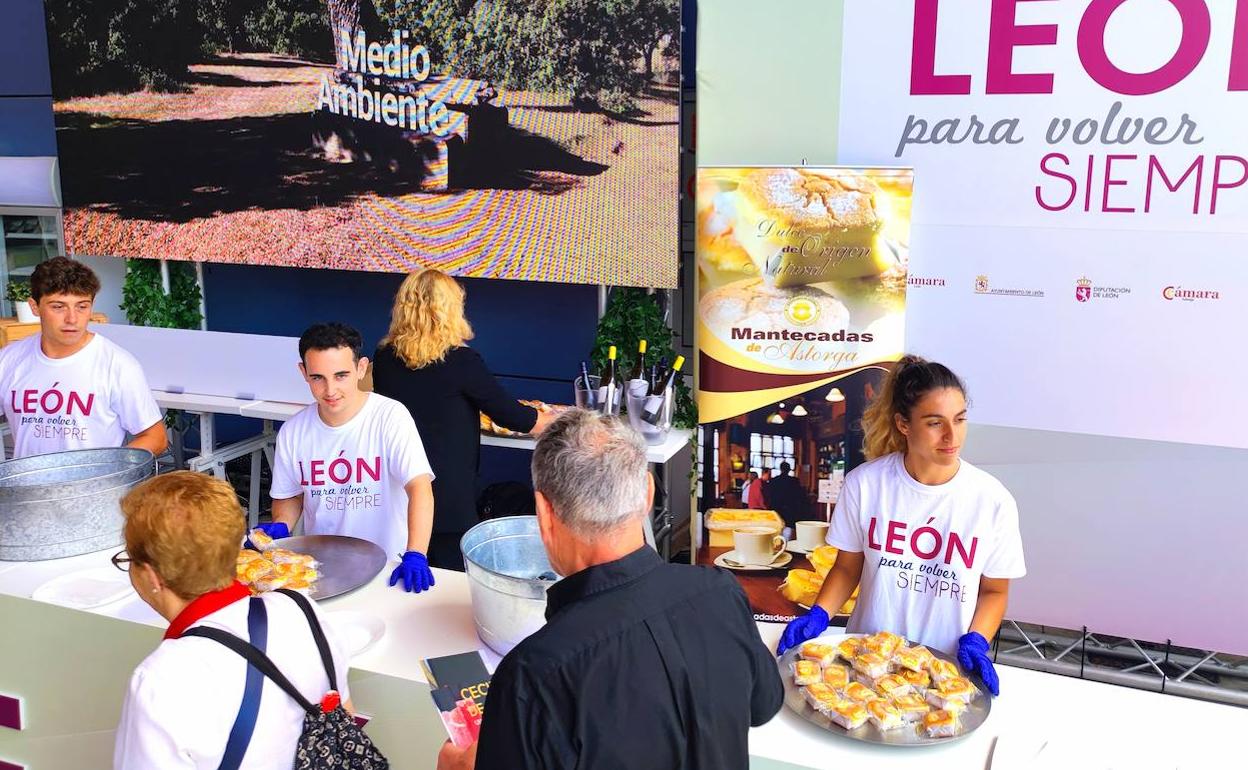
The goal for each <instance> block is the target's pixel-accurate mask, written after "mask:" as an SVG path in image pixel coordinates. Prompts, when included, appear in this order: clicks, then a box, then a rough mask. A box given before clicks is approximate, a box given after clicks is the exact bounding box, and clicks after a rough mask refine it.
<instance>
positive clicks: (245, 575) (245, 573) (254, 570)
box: [238, 560, 274, 585]
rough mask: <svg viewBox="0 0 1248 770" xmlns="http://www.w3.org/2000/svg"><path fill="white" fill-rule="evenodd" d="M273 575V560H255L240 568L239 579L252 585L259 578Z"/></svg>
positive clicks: (262, 578)
mask: <svg viewBox="0 0 1248 770" xmlns="http://www.w3.org/2000/svg"><path fill="white" fill-rule="evenodd" d="M273 575H274V565H273V562H271V561H267V560H261V561H253V562H251V563H249V564H246V565H243V566H241V567H240V568H239V569H238V581H239V582H240V583H246V584H247V585H252V584H254V583H255V582H256V581H258V580H264V579H265V578H269V577H273Z"/></svg>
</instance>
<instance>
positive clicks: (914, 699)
mask: <svg viewBox="0 0 1248 770" xmlns="http://www.w3.org/2000/svg"><path fill="white" fill-rule="evenodd" d="M893 706H894V707H896V709H897V711H898V712H899V713H900V714H901V718H902V719H904V720H906V721H907V722H917V721H919V720H920V719H922V718H923V717H924V715H926V714H927V712H928V710H929V709H928V708H927V701H925V700H923V696H921V695H917V694H915V693H906V694H905V695H898V696H897V697H896V698H893Z"/></svg>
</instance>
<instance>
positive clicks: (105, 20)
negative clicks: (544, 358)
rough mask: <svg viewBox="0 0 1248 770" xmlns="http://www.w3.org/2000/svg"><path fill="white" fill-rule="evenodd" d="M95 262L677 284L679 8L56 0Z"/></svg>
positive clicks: (72, 191) (643, 4)
mask: <svg viewBox="0 0 1248 770" xmlns="http://www.w3.org/2000/svg"><path fill="white" fill-rule="evenodd" d="M46 7H47V12H48V22H49V24H48V30H49V42H50V60H51V64H52V75H53V88H54V91H55V111H56V125H57V139H58V145H59V155H60V176H61V187H62V195H63V202H64V207H65V236H66V246H67V249H68V250H69V251H70V252H71V253H73V254H80V255H96V256H101V255H110V256H123V257H160V258H166V259H185V260H207V261H216V262H233V263H250V264H267V265H287V266H299V267H325V268H339V269H358V270H378V271H406V270H409V269H412V268H414V267H418V266H433V267H438V268H440V269H443V270H446V271H448V272H451V273H453V274H456V275H463V276H479V277H498V278H516V279H530V280H544V281H563V282H576V283H605V284H614V285H634V286H656V287H673V286H675V285H676V280H677V260H678V257H677V255H678V248H679V241H678V236H677V226H678V221H679V219H678V213H677V204H678V198H679V176H678V143H679V109H680V107H679V84H678V74H679V73H678V67H679V65H678V55H679V51H678V50H677V48H678V45H679V1H678V0H633V2H623V3H621V2H618V1H616V0H536V2H534V1H531V0H476V1H475V2H474V0H434V1H432V2H421V3H412V2H400V1H399V0H376V2H374V0H197V1H196V2H192V1H191V0H47V3H46Z"/></svg>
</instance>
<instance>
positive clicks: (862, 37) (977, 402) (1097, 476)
mask: <svg viewBox="0 0 1248 770" xmlns="http://www.w3.org/2000/svg"><path fill="white" fill-rule="evenodd" d="M1244 5H1245V4H1244V3H1239V4H1236V3H1231V2H1221V1H1220V0H1218V1H1216V2H1215V1H1214V0H1210V2H1208V3H1205V2H1203V0H1186V1H1185V2H1182V3H1174V4H1172V3H1171V2H1169V0H1126V2H1124V3H1121V4H1120V3H1116V2H1112V1H1111V0H1096V1H1095V2H1091V3H1088V2H1072V1H1070V0H1062V1H1061V2H1058V1H1057V0H1049V1H1048V2H1015V0H993V2H986V1H985V0H942V1H941V2H936V1H935V0H899V1H898V2H888V3H866V2H862V3H840V2H833V3H829V2H816V1H815V0H794V1H793V2H788V3H785V4H783V5H782V6H776V5H773V4H760V3H752V2H749V1H748V0H710V1H707V0H704V2H701V3H699V6H698V13H699V19H698V25H699V26H698V105H697V111H698V120H697V125H698V137H697V143H698V163H699V165H701V166H714V165H745V164H757V163H776V164H791V165H798V164H800V163H802V162H803V161H805V162H807V163H810V164H812V165H813V164H823V163H841V164H846V165H857V164H887V165H904V166H913V167H914V168H915V198H914V211H913V229H912V232H913V237H912V242H911V255H912V256H911V264H910V275H911V280H910V290H909V293H908V297H907V326H906V331H907V348H908V349H909V350H911V351H913V352H916V353H920V354H922V355H926V356H929V357H932V358H937V359H940V360H943V361H946V362H947V363H949V364H950V365H952V366H953V367H954V368H955V369H956V370H957V371H959V372H960V373H961V374H963V375H964V377H965V378H966V379H967V381H968V384H969V387H970V390H971V395H972V399H973V408H972V412H971V416H972V420H973V421H974V422H976V423H977V424H978V426H979V427H977V428H976V429H975V430H974V431H973V432H972V435H971V438H970V440H969V441H968V444H967V449H966V456H967V458H968V459H970V460H971V461H972V462H975V463H977V464H980V465H982V466H984V467H985V468H987V469H988V470H989V471H990V472H992V473H994V474H995V475H997V476H998V477H999V478H1001V480H1002V481H1003V482H1005V484H1006V485H1007V486H1008V487H1009V488H1010V489H1011V491H1013V493H1014V495H1015V496H1016V498H1017V499H1018V501H1019V506H1020V510H1021V514H1022V527H1023V534H1024V541H1025V547H1026V550H1027V558H1028V566H1029V574H1028V576H1027V577H1026V578H1024V579H1022V580H1020V581H1017V583H1016V585H1015V586H1014V589H1013V593H1012V603H1011V609H1010V613H1009V614H1010V616H1012V617H1014V618H1016V619H1019V620H1025V621H1033V622H1038V623H1044V624H1047V625H1054V626H1063V627H1068V628H1080V627H1083V626H1087V627H1089V628H1090V629H1091V630H1095V631H1099V632H1102V633H1107V634H1117V635H1123V636H1131V637H1134V638H1141V639H1148V640H1153V641H1165V640H1172V641H1173V642H1174V643H1176V644H1180V645H1186V646H1193V647H1202V648H1207V649H1218V650H1221V651H1225V652H1238V653H1248V591H1245V590H1243V589H1242V580H1243V574H1244V571H1245V568H1246V567H1248V557H1245V556H1244V547H1243V544H1244V543H1245V542H1248V515H1246V514H1248V511H1245V508H1246V507H1248V506H1245V505H1244V503H1243V502H1242V499H1243V497H1242V494H1241V493H1240V483H1241V482H1242V480H1243V479H1244V478H1248V451H1246V450H1245V448H1246V447H1248V417H1246V416H1245V410H1244V409H1243V408H1241V407H1240V406H1239V405H1238V404H1237V401H1238V399H1237V398H1236V396H1237V395H1238V391H1239V386H1240V383H1241V382H1243V381H1245V380H1248V356H1244V355H1242V354H1241V353H1240V352H1239V350H1238V348H1239V347H1240V345H1239V343H1238V341H1237V340H1238V336H1239V335H1240V334H1241V333H1242V330H1243V329H1245V328H1248V301H1245V296H1248V184H1246V183H1248V161H1244V160H1243V157H1242V156H1244V155H1248V153H1245V152H1244V149H1245V144H1244V143H1245V141H1248V131H1246V130H1245V129H1244V123H1243V117H1242V116H1243V115H1245V114H1248V90H1242V89H1248V9H1245V10H1244V11H1243V12H1241V13H1239V14H1238V16H1237V15H1236V9H1237V7H1239V6H1244ZM1118 6H1121V7H1118ZM1180 7H1181V8H1182V9H1183V11H1184V13H1183V15H1180V13H1179V11H1178V10H1176V9H1178V8H1180ZM916 9H917V11H918V18H917V22H918V23H917V25H916ZM1115 9H1116V10H1115ZM1202 9H1203V10H1202ZM1106 11H1113V12H1112V13H1110V14H1109V16H1108V19H1107V21H1105V24H1104V29H1103V34H1102V33H1101V28H1100V24H1099V19H1100V18H1103V17H1104V12H1106ZM1241 17H1242V18H1241ZM933 20H934V22H933ZM1206 21H1207V24H1206ZM933 24H934V26H933ZM933 30H934V35H933V34H932V32H933ZM1235 30H1239V31H1238V32H1235ZM812 31H817V32H818V34H817V35H814V36H813V37H812V34H811V32H812ZM813 38H818V40H815V39H813ZM1236 40H1238V41H1240V42H1239V43H1238V44H1239V46H1240V50H1238V51H1233V50H1232V44H1233V41H1236ZM916 41H917V42H916ZM1032 43H1034V44H1032ZM1098 48H1099V49H1100V50H1102V51H1103V52H1104V54H1103V55H1104V57H1106V58H1107V60H1108V62H1109V63H1110V64H1112V65H1113V66H1114V67H1117V68H1119V69H1120V70H1121V72H1117V73H1115V72H1113V71H1112V70H1111V69H1110V68H1109V65H1108V64H1106V63H1105V62H1100V63H1097V61H1096V59H1097V57H1098V53H1097V51H1098ZM928 49H930V51H931V55H930V59H931V60H930V61H927V60H926V58H928V57H927V54H926V53H925V51H926V50H928ZM1197 54H1200V55H1199V56H1197ZM1171 59H1174V60H1175V61H1176V62H1178V65H1181V68H1184V69H1190V73H1188V74H1187V75H1186V76H1185V77H1181V78H1178V77H1173V78H1169V79H1167V78H1165V77H1163V76H1164V74H1165V73H1166V72H1174V73H1177V72H1179V70H1174V69H1171V70H1165V69H1164V68H1165V67H1167V66H1170V67H1172V68H1173V67H1175V66H1176V65H1175V64H1169V65H1168V64H1167V62H1169V61H1170V60H1171ZM990 60H991V62H992V63H991V64H990V63H989V62H990ZM1185 61H1186V63H1184V62H1185ZM1188 65H1191V66H1190V67H1188ZM1158 68H1162V69H1163V74H1161V75H1156V76H1153V77H1152V78H1145V79H1141V78H1137V77H1134V76H1133V74H1132V73H1144V72H1148V71H1151V70H1154V69H1158ZM916 73H917V75H916ZM990 73H991V75H990ZM1044 73H1051V74H1052V75H1053V77H1052V82H1051V84H1050V83H1048V82H1047V79H1045V78H1040V79H1036V78H1028V77H1023V78H1021V79H1019V78H1017V77H1015V76H1018V75H1023V76H1026V75H1034V74H1044ZM1094 74H1095V77H1094ZM1180 74H1181V73H1180ZM912 75H916V79H914V80H912ZM941 75H949V76H954V77H957V76H966V78H967V79H966V80H949V79H941V78H939V77H937V78H935V79H933V78H932V77H930V76H941ZM990 79H991V80H992V83H991V85H990V83H989V80H990ZM1100 81H1103V82H1100ZM1163 81H1164V82H1163ZM1170 81H1173V82H1172V83H1171V82H1170ZM764 84H765V85H764ZM1163 84H1167V85H1168V87H1166V88H1160V85H1163ZM964 86H965V88H963V87H964ZM1114 88H1118V89H1119V90H1118V91H1116V90H1114ZM1132 89H1134V90H1136V91H1141V90H1149V89H1153V90H1155V91H1156V93H1149V94H1132V93H1122V92H1120V91H1121V90H1128V91H1129V90H1132ZM940 90H945V91H952V93H944V94H932V93H922V92H923V91H929V92H930V91H940ZM963 90H966V91H968V93H960V92H961V91H963ZM990 90H991V91H996V93H989V91H990ZM1006 92H1009V93H1006ZM1116 103H1117V104H1119V106H1118V108H1117V116H1118V117H1116V118H1115V121H1116V122H1114V123H1113V126H1114V131H1116V130H1117V129H1118V127H1120V126H1121V125H1122V124H1121V120H1120V119H1121V118H1123V117H1128V118H1132V119H1134V118H1140V119H1141V121H1142V123H1141V124H1139V125H1140V132H1141V134H1140V136H1139V137H1137V138H1136V139H1135V140H1133V141H1131V142H1127V143H1125V144H1118V143H1116V142H1114V141H1112V140H1113V139H1114V137H1115V136H1116V133H1113V132H1111V133H1110V134H1107V135H1106V136H1105V137H1102V136H1100V135H1099V134H1097V135H1093V134H1091V133H1089V132H1090V131H1091V124H1090V123H1089V124H1087V125H1086V126H1085V127H1084V128H1083V129H1082V130H1081V131H1082V132H1081V133H1080V138H1081V139H1085V138H1086V139H1088V141H1087V142H1086V143H1079V142H1075V141H1074V140H1073V139H1071V138H1070V137H1069V136H1067V137H1066V138H1064V139H1061V140H1058V139H1056V138H1054V140H1053V141H1052V142H1050V141H1049V140H1048V139H1047V138H1046V134H1047V131H1048V129H1049V123H1050V120H1051V119H1052V118H1058V119H1059V120H1060V119H1062V118H1071V119H1072V121H1073V122H1072V124H1071V128H1072V130H1073V129H1075V128H1076V127H1077V126H1078V123H1079V121H1081V120H1083V119H1085V118H1088V119H1095V120H1097V121H1098V130H1099V126H1100V125H1101V124H1103V123H1104V122H1105V119H1106V117H1107V116H1108V115H1109V113H1110V112H1111V111H1114V110H1115V104H1116ZM1185 114H1186V118H1185V117H1184V115H1185ZM911 116H914V120H924V121H926V122H927V126H928V133H927V134H926V136H927V138H928V139H930V138H931V132H932V130H933V128H934V126H935V125H936V124H937V123H938V122H939V121H941V120H952V119H958V120H959V121H960V122H959V124H958V127H957V128H956V129H955V128H954V127H953V124H951V123H948V122H946V123H945V124H944V126H945V127H944V129H943V130H944V132H945V133H944V134H943V135H944V136H945V137H948V136H959V135H963V134H965V133H966V130H967V127H968V126H969V125H970V120H971V116H976V119H977V120H979V121H980V122H981V123H982V124H984V129H983V130H982V132H981V139H984V140H985V141H984V142H982V143H979V144H977V143H975V142H974V140H973V139H969V140H967V141H965V142H962V143H960V144H954V143H949V142H945V143H931V142H927V143H922V144H918V143H908V144H904V145H902V141H901V140H902V137H903V136H907V135H909V136H912V137H913V136H915V135H916V132H915V131H914V130H913V129H914V126H915V125H917V124H915V123H913V122H912V120H911ZM1009 118H1017V119H1018V124H1017V129H1016V131H1015V132H1014V133H1013V134H1011V135H1010V138H1011V139H1012V140H1013V141H1011V142H1008V143H1007V142H1005V141H1002V142H1000V143H997V144H991V143H989V142H988V141H987V137H988V133H989V131H990V128H991V126H993V125H994V124H995V123H996V122H997V121H999V120H1005V119H1009ZM1159 119H1164V120H1165V121H1166V124H1165V125H1166V126H1168V127H1169V128H1168V130H1167V131H1166V134H1167V135H1169V134H1175V133H1177V134H1178V136H1179V138H1178V139H1177V140H1176V141H1174V142H1169V143H1161V142H1157V141H1153V142H1149V141H1147V140H1146V139H1145V138H1143V134H1144V133H1147V127H1148V125H1149V122H1150V121H1155V120H1159ZM1185 120H1186V122H1187V123H1190V124H1192V126H1193V128H1191V129H1185V132H1183V131H1179V130H1178V129H1179V128H1180V127H1183V126H1185V125H1187V123H1185V122H1184V121H1185ZM1156 125H1157V126H1158V128H1156V129H1153V130H1154V134H1155V135H1154V139H1156V138H1158V137H1159V136H1160V134H1159V133H1158V132H1160V131H1161V128H1160V127H1161V125H1162V124H1161V123H1157V124H1156ZM1059 126H1060V123H1059ZM1006 128H1008V126H1006V125H1005V124H1002V125H1001V127H1000V128H998V136H999V137H1004V136H1005V135H1006V134H1005V130H1006ZM1127 129H1128V131H1130V130H1131V125H1128V126H1127ZM908 132H909V133H908ZM1185 136H1186V137H1187V138H1189V139H1191V140H1193V141H1184V137H1185ZM1105 138H1108V139H1110V140H1111V141H1110V143H1109V144H1105V143H1104V142H1103V141H1102V140H1103V139H1105ZM1197 139H1198V140H1199V141H1195V140H1197ZM899 145H902V146H901V147H900V153H899V152H898V150H899ZM1055 153H1057V154H1061V155H1062V156H1064V157H1065V158H1067V159H1068V164H1067V165H1063V164H1062V161H1061V160H1060V159H1058V158H1055V157H1053V155H1054V154H1055ZM1109 156H1133V157H1121V158H1119V157H1115V158H1114V159H1113V160H1110V159H1109ZM1089 157H1091V158H1092V163H1093V174H1092V182H1091V184H1090V185H1089V184H1088V183H1087V176H1086V173H1087V162H1088V158H1089ZM1150 157H1151V158H1153V159H1154V160H1153V161H1150V160H1149V159H1150ZM1046 158H1047V160H1046ZM1198 160H1199V164H1197V161H1198ZM1107 163H1109V164H1110V165H1111V170H1110V171H1109V172H1106V169H1105V166H1106V164H1107ZM1241 163H1242V174H1241ZM1042 164H1045V165H1043V166H1042ZM1194 164H1196V165H1194ZM1189 168H1192V169H1193V171H1192V173H1191V174H1190V175H1188V176H1187V177H1186V178H1185V181H1183V182H1180V181H1179V180H1180V178H1181V177H1183V175H1184V172H1185V170H1187V169H1189ZM1046 169H1047V170H1046ZM1150 169H1151V171H1150ZM1158 169H1161V170H1162V171H1161V172H1159V171H1158ZM1163 172H1164V173H1165V174H1166V175H1167V177H1166V179H1167V180H1168V185H1167V184H1166V183H1163V182H1162V181H1161V178H1160V176H1159V173H1163ZM1059 174H1064V175H1066V176H1067V177H1069V178H1070V181H1068V180H1067V179H1065V178H1063V177H1062V176H1060V175H1059ZM1215 174H1216V175H1217V177H1216V179H1215ZM1198 176H1199V179H1198ZM1241 176H1242V179H1241ZM1150 178H1151V193H1150V192H1149V190H1150V187H1149V184H1150ZM1215 181H1216V182H1217V187H1218V196H1219V197H1218V202H1217V207H1216V210H1215V209H1214V207H1213V198H1212V196H1213V191H1214V186H1215ZM1119 182H1121V184H1119ZM1198 183H1199V185H1200V192H1199V194H1197V192H1196V188H1197V184H1198ZM1170 186H1172V187H1176V188H1178V191H1177V192H1172V191H1170V190H1169V189H1168V187H1170ZM1072 192H1073V196H1071V198H1070V203H1069V205H1065V206H1061V205H1059V204H1063V203H1065V200H1066V198H1067V197H1068V195H1069V194H1070V193H1072ZM1146 199H1147V200H1146ZM1042 204H1043V205H1042ZM1146 204H1147V206H1148V208H1149V211H1148V212H1147V213H1146V212H1144V210H1143V209H1144V207H1145V205H1146ZM1127 208H1134V209H1135V210H1134V211H1125V210H1123V211H1119V210H1117V209H1127ZM1193 208H1195V212H1196V213H1193ZM1085 209H1086V210H1085ZM1189 295H1190V296H1189ZM1094 434H1096V435H1094Z"/></svg>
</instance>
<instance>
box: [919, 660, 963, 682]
mask: <svg viewBox="0 0 1248 770" xmlns="http://www.w3.org/2000/svg"><path fill="white" fill-rule="evenodd" d="M927 673H929V674H931V675H932V681H933V682H935V683H936V684H940V683H941V682H943V681H945V680H946V679H956V678H957V677H960V676H962V672H961V671H959V670H958V666H957V664H955V663H951V662H950V661H947V660H941V659H940V658H936V657H933V658H932V659H931V660H930V661H929V662H928V664H927Z"/></svg>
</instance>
